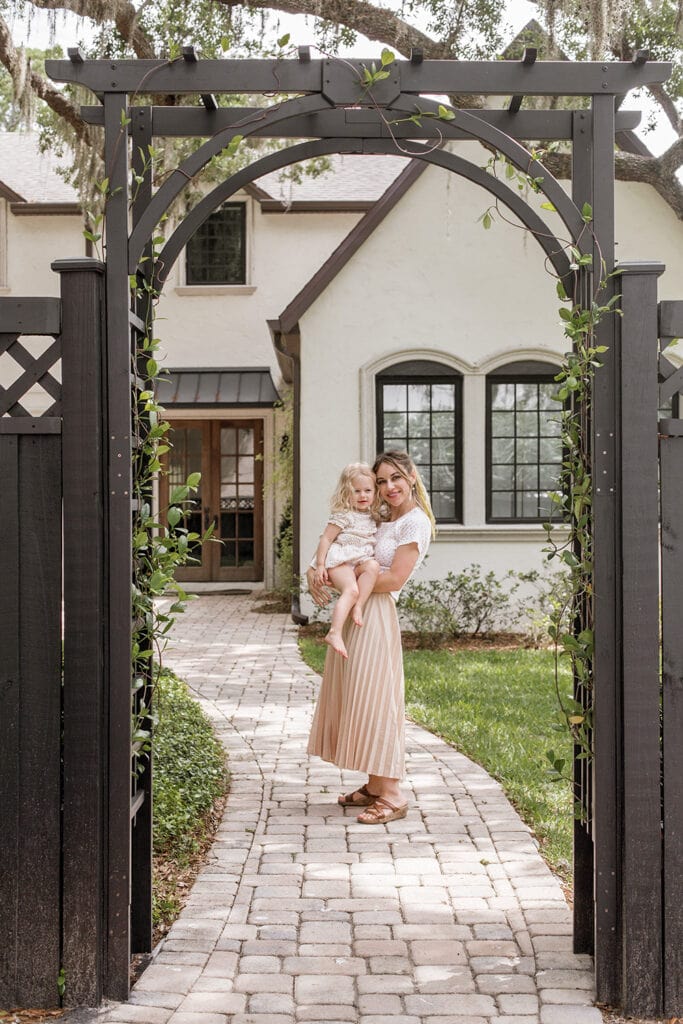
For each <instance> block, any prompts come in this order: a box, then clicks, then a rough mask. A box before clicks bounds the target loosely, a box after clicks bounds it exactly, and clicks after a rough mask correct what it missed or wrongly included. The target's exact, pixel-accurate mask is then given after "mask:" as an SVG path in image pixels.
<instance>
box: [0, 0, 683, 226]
mask: <svg viewBox="0 0 683 1024" xmlns="http://www.w3.org/2000/svg"><path fill="white" fill-rule="evenodd" d="M534 2H535V6H536V7H537V10H538V20H537V22H536V21H535V22H534V23H532V25H531V27H530V29H529V30H528V32H527V34H526V39H525V41H526V43H527V45H529V44H531V45H534V46H536V47H537V48H538V51H539V58H540V59H544V58H545V59H549V58H553V57H555V58H556V57H558V56H560V55H561V56H565V57H568V58H570V59H577V60H586V59H589V60H630V59H631V58H632V57H633V56H634V55H635V53H636V52H637V51H638V50H647V51H648V52H649V55H650V57H651V59H653V60H668V61H672V62H673V65H674V72H673V75H672V76H671V78H670V79H669V81H668V82H667V83H665V85H664V86H654V87H652V88H650V89H649V90H648V91H649V94H650V95H649V97H648V100H649V101H650V103H651V104H654V109H655V110H656V114H655V115H654V118H653V120H654V119H657V120H660V121H661V120H665V121H666V122H668V124H669V125H670V126H671V128H672V129H673V133H674V141H673V143H672V144H671V145H670V146H669V148H668V149H667V150H666V151H665V152H664V153H662V154H661V155H660V156H653V155H651V154H647V153H645V152H623V151H622V152H619V153H617V156H616V173H617V177H618V178H622V179H626V180H631V181H642V182H647V183H649V184H651V185H653V186H654V187H655V188H656V189H657V191H658V192H659V193H660V194H661V195H662V196H663V197H664V198H665V199H666V201H667V202H668V203H669V204H670V205H671V206H672V208H673V209H674V211H675V212H676V214H677V216H678V217H680V218H681V219H683V185H682V184H681V182H680V180H679V176H678V172H679V170H680V168H681V166H683V61H682V59H681V58H682V57H683V0H597V2H596V0H534ZM36 10H42V11H48V12H49V13H50V17H51V18H52V19H53V24H54V35H55V41H56V37H57V35H58V34H59V18H60V14H61V13H62V12H70V13H71V14H72V15H76V16H77V17H78V18H79V19H82V25H83V38H84V40H85V45H83V49H84V51H85V52H86V54H87V56H89V57H100V58H102V57H105V58H108V57H111V58H117V59H121V58H123V57H141V58H153V57H159V56H168V55H171V56H172V55H174V54H175V53H177V52H178V50H179V47H180V46H181V45H182V44H186V43H192V44H194V46H195V48H196V50H197V52H198V53H199V54H200V55H201V56H204V57H220V56H226V57H241V56H252V57H255V56H267V55H269V54H272V53H274V52H278V43H277V39H278V35H279V33H280V32H281V25H280V18H281V16H282V15H283V14H286V15H293V14H300V15H306V16H307V19H308V21H309V23H310V25H311V26H312V27H313V29H314V32H315V38H316V45H317V46H318V48H319V49H320V51H321V52H322V53H324V54H333V53H336V52H338V50H339V49H340V47H344V46H349V45H353V44H354V43H355V42H356V41H357V39H358V37H359V36H365V37H366V38H367V39H368V40H370V43H371V44H372V43H375V44H377V45H378V49H379V46H386V47H389V48H390V49H391V50H392V51H394V52H395V53H396V54H397V55H400V56H403V57H407V56H409V54H410V50H411V49H412V48H416V47H419V48H421V49H422V51H423V54H424V56H425V57H426V58H440V59H461V60H462V59H466V60H476V59H493V58H496V57H499V56H501V55H502V54H503V53H504V52H506V51H505V48H506V46H508V44H509V43H510V42H511V39H512V35H513V33H512V30H511V28H510V26H509V24H508V23H507V20H506V3H505V2H504V0H450V2H444V0H374V2H371V0H249V3H243V2H241V0H192V2H190V0H0V64H1V65H2V66H3V67H4V69H5V72H6V75H5V82H4V86H3V84H2V83H1V82H0V119H1V120H2V122H3V124H4V126H5V127H10V128H14V127H16V126H17V124H19V123H20V122H21V121H22V120H23V121H24V122H25V123H28V122H33V123H38V124H40V126H41V129H42V131H43V133H44V134H45V136H46V137H47V138H48V139H49V141H50V144H59V142H60V140H64V141H66V142H68V143H69V145H71V146H74V147H76V148H79V147H80V148H81V149H83V148H85V149H96V148H97V147H98V145H99V144H100V140H99V137H98V133H97V132H96V131H93V130H92V129H89V128H88V127H87V126H86V125H84V124H83V122H82V121H81V118H80V116H79V107H80V104H81V103H82V102H91V99H90V98H86V97H85V96H83V95H79V94H78V92H77V90H73V89H71V88H66V89H65V88H61V87H59V86H56V85H55V84H54V83H52V82H51V81H50V80H49V79H48V78H46V76H45V74H44V70H43V61H42V56H43V55H42V54H37V53H36V52H35V51H30V50H25V49H24V48H23V47H21V46H18V45H17V44H16V43H15V41H14V39H13V33H12V21H13V17H14V16H16V14H20V15H23V16H24V18H28V19H30V17H31V15H32V13H33V12H35V11H36ZM68 42H69V43H74V42H76V40H71V39H70V40H68ZM292 42H293V43H296V42H298V40H296V39H292ZM53 52H54V51H53ZM50 55H53V54H52V53H51V54H50ZM506 55H507V56H511V53H510V51H509V50H508V51H507V52H506ZM453 100H454V102H455V103H457V102H458V98H457V97H454V98H453ZM166 102H168V100H166ZM467 102H468V105H473V104H472V98H471V97H469V98H468V101H467ZM41 111H42V112H41ZM545 162H546V164H547V165H548V167H549V170H551V171H552V172H553V173H554V174H555V175H556V176H564V177H566V176H568V171H569V156H568V154H567V153H562V152H557V153H552V154H549V155H548V157H547V158H546V160H545Z"/></svg>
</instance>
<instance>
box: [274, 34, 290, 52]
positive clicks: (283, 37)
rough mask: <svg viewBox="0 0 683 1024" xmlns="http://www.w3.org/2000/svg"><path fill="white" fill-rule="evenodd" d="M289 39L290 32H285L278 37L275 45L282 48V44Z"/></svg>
mask: <svg viewBox="0 0 683 1024" xmlns="http://www.w3.org/2000/svg"><path fill="white" fill-rule="evenodd" d="M289 40H290V34H289V32H286V33H285V34H284V35H283V36H280V38H279V39H278V41H277V45H278V46H279V47H280V49H282V48H283V47H284V46H286V45H287V43H288V42H289Z"/></svg>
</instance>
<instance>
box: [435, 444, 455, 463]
mask: <svg viewBox="0 0 683 1024" xmlns="http://www.w3.org/2000/svg"><path fill="white" fill-rule="evenodd" d="M432 462H446V463H449V464H450V465H451V466H452V465H454V463H455V440H454V439H448V440H447V439H446V438H435V440H434V441H433V442H432Z"/></svg>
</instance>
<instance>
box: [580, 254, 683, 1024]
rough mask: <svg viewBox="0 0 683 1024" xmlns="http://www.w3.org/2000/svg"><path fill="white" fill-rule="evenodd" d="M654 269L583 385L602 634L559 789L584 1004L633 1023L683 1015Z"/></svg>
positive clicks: (673, 523) (672, 450) (678, 423)
mask: <svg viewBox="0 0 683 1024" xmlns="http://www.w3.org/2000/svg"><path fill="white" fill-rule="evenodd" d="M663 270H664V267H663V265H662V264H660V263H644V262H643V263H624V264H621V265H620V267H619V274H620V277H619V278H618V289H617V290H618V291H620V292H621V313H622V316H621V317H619V318H618V319H617V321H616V324H615V327H616V331H615V338H614V343H613V345H612V347H611V350H610V352H609V353H608V355H606V356H605V364H606V365H605V366H604V367H603V368H601V369H600V370H598V371H597V375H596V382H597V381H599V378H600V377H602V376H603V375H604V376H608V380H607V386H608V387H609V388H610V391H611V397H610V404H611V405H612V408H613V412H614V416H613V419H612V420H611V421H610V419H609V418H608V417H607V415H606V412H605V408H604V404H605V403H603V405H602V407H601V408H598V409H597V410H595V409H594V412H593V415H592V420H593V425H592V462H593V495H594V517H595V520H596V524H595V525H596V527H598V526H599V527H600V530H601V544H602V551H601V552H600V554H601V562H599V561H598V559H597V557H596V565H595V571H594V580H593V590H594V601H595V604H596V613H597V608H598V607H601V608H602V610H603V611H602V617H603V620H604V619H605V618H606V617H607V616H608V615H610V616H612V617H613V619H614V622H615V629H614V633H613V634H611V633H607V634H605V635H601V634H600V633H599V632H596V639H595V646H596V662H595V666H594V668H595V672H594V688H593V714H594V759H593V762H592V764H591V763H587V762H584V761H579V762H577V764H576V776H575V780H576V795H577V798H578V800H579V802H580V803H581V805H582V807H583V811H584V818H585V820H584V821H583V822H577V824H576V829H575V881H576V892H575V912H574V913H575V928H574V944H575V949H576V950H577V952H591V953H594V955H595V967H596V981H597V988H598V998H600V999H603V1000H604V1001H605V1002H610V1003H613V1004H615V1005H621V1006H623V1007H624V1008H625V1010H626V1011H627V1012H629V1013H632V1014H634V1015H637V1016H643V1015H647V1016H650V1015H652V1016H659V1015H661V1014H664V1015H666V1016H676V1015H678V1014H680V1012H681V1008H682V1007H683V912H682V910H681V900H680V884H681V883H680V880H681V878H682V877H683V744H682V743H681V735H682V734H683V611H682V605H681V600H680V593H681V579H682V578H683V421H682V420H680V419H678V418H674V417H675V416H677V415H678V397H677V396H678V392H679V390H683V369H676V368H675V367H674V366H673V365H672V364H671V363H670V362H669V361H668V360H667V359H666V356H665V355H664V354H662V353H663V352H664V350H665V349H666V347H667V346H668V345H669V343H670V342H671V341H672V340H673V339H674V338H676V337H679V336H681V335H683V302H661V303H659V304H658V303H657V279H658V277H659V275H660V274H661V273H662V272H663ZM658 350H659V351H658ZM658 358H659V367H658ZM658 369H659V378H658ZM603 383H604V381H603ZM593 398H594V405H595V395H594V396H593ZM671 399H673V400H674V401H673V410H672V415H671V417H670V418H666V419H663V420H661V421H660V422H659V427H658V409H662V408H663V407H665V406H666V404H667V403H668V402H669V401H670V400H671ZM658 432H659V459H658V450H657V447H658ZM610 455H612V456H613V463H612V464H610V462H609V461H608V456H610ZM660 485H661V487H660ZM660 490H661V516H660ZM596 533H597V530H596ZM595 543H596V555H597V540H596V541H595ZM596 619H597V614H596ZM612 635H613V637H614V643H613V644H612V642H611V637H612ZM591 897H592V898H591Z"/></svg>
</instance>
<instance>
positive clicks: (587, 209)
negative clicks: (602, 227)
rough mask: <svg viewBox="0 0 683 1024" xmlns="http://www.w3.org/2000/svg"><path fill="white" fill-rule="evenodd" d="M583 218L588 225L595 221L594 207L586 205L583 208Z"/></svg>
mask: <svg viewBox="0 0 683 1024" xmlns="http://www.w3.org/2000/svg"><path fill="white" fill-rule="evenodd" d="M581 216H582V217H583V219H584V220H585V222H586V224H588V223H589V221H591V220H593V207H592V206H591V204H590V203H584V204H583V206H582V207H581Z"/></svg>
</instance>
